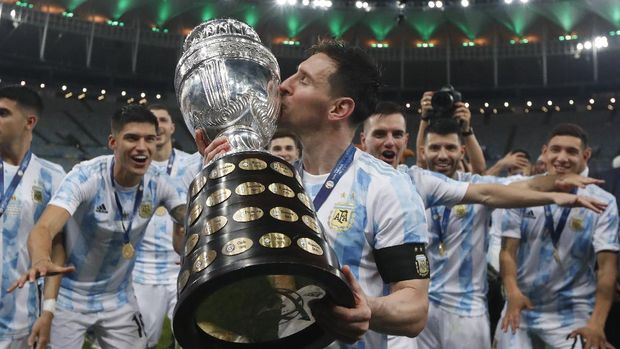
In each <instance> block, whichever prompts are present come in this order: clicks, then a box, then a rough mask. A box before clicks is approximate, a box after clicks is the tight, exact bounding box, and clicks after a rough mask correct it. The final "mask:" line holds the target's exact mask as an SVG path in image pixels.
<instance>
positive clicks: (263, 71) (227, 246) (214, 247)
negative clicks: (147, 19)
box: [173, 19, 353, 349]
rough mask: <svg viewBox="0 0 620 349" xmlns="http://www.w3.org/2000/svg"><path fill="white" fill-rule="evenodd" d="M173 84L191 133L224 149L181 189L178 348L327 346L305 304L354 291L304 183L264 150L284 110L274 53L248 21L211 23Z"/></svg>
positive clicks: (192, 39)
mask: <svg viewBox="0 0 620 349" xmlns="http://www.w3.org/2000/svg"><path fill="white" fill-rule="evenodd" d="M174 84H175V88H176V93H177V98H178V100H179V104H180V107H181V112H182V114H183V118H184V119H185V122H186V124H187V127H188V128H189V130H190V131H191V132H192V133H193V134H194V131H195V130H196V129H202V130H203V132H204V134H205V135H206V137H207V138H208V140H210V141H212V140H213V139H214V138H215V137H217V136H220V135H222V136H226V137H227V138H228V141H229V143H230V145H231V148H232V150H231V151H230V152H228V153H227V154H225V155H224V156H222V157H220V158H218V159H216V160H214V161H211V163H209V164H207V165H206V166H205V167H204V168H203V169H202V170H201V172H200V173H199V174H198V175H197V176H196V177H195V178H194V180H193V182H192V184H191V186H190V188H189V191H188V214H187V217H186V221H185V250H184V255H183V256H182V260H181V272H180V273H179V278H178V283H177V290H178V302H177V306H176V308H175V312H174V319H173V330H174V334H175V338H176V339H177V340H178V342H179V344H181V346H182V347H183V348H186V349H188V348H287V349H289V348H323V347H325V346H327V345H328V344H329V343H331V342H332V341H333V338H330V337H329V336H327V335H326V334H325V333H324V332H323V331H322V330H321V329H320V327H319V326H318V324H316V323H315V322H314V318H313V317H312V313H311V311H310V309H309V307H308V302H309V301H311V300H314V299H320V298H323V297H326V296H327V297H330V298H331V299H332V300H333V301H334V302H336V303H338V304H341V305H344V306H348V307H351V306H353V296H352V293H351V290H350V288H349V285H348V284H347V282H346V281H345V278H344V276H343V275H342V273H341V272H340V270H339V265H338V260H337V257H336V255H335V254H334V252H333V251H332V249H331V248H330V247H329V246H328V244H327V242H326V240H325V238H324V236H323V232H322V228H321V225H320V223H319V222H318V220H317V217H316V213H315V212H314V208H313V205H312V202H311V201H310V199H309V198H308V196H307V195H306V194H305V192H304V189H303V186H302V181H301V178H300V177H299V175H298V174H296V171H295V169H294V168H293V167H292V166H291V165H290V164H288V163H287V162H286V161H284V160H282V159H280V158H278V157H275V156H273V155H270V154H269V153H267V152H266V151H264V150H263V149H264V147H265V145H267V143H268V142H269V140H270V139H271V136H272V135H273V132H274V131H275V128H276V120H277V118H278V115H279V111H280V97H279V90H278V85H279V84H280V71H279V67H278V64H277V61H276V59H275V57H274V56H273V54H272V53H271V52H270V51H269V50H268V49H267V48H266V47H265V46H263V45H262V43H261V41H260V38H259V37H258V35H257V34H256V32H255V31H254V29H252V27H250V26H248V25H247V24H245V23H242V22H239V21H237V20H233V19H218V20H212V21H209V22H205V23H202V24H200V25H199V26H197V27H196V28H194V30H193V31H192V32H191V33H190V35H189V36H188V37H187V39H186V40H185V44H184V47H183V55H182V57H181V59H180V61H179V63H178V65H177V68H176V73H175V81H174ZM194 135H195V134H194Z"/></svg>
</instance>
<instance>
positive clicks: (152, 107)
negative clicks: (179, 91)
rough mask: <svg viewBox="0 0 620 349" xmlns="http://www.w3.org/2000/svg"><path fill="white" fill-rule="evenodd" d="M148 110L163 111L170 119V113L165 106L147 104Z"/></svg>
mask: <svg viewBox="0 0 620 349" xmlns="http://www.w3.org/2000/svg"><path fill="white" fill-rule="evenodd" d="M146 108H147V109H148V110H150V111H153V110H165V111H166V112H167V113H168V115H170V117H171V118H172V113H171V112H170V108H168V107H167V106H165V105H163V104H157V103H156V104H149V106H148V107H146Z"/></svg>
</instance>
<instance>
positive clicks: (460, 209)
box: [454, 205, 467, 218]
mask: <svg viewBox="0 0 620 349" xmlns="http://www.w3.org/2000/svg"><path fill="white" fill-rule="evenodd" d="M454 213H456V216H457V217H459V218H463V217H464V216H465V214H466V213H467V206H465V205H456V206H454Z"/></svg>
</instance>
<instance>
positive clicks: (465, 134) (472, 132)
mask: <svg viewBox="0 0 620 349" xmlns="http://www.w3.org/2000/svg"><path fill="white" fill-rule="evenodd" d="M473 134H474V129H473V128H471V127H470V128H469V130H467V131H463V132H461V136H463V137H469V136H471V135H473Z"/></svg>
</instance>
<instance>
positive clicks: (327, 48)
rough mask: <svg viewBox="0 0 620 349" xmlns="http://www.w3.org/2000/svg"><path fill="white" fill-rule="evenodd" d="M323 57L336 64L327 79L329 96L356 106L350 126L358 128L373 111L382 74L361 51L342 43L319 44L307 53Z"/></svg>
mask: <svg viewBox="0 0 620 349" xmlns="http://www.w3.org/2000/svg"><path fill="white" fill-rule="evenodd" d="M308 53H309V54H310V55H314V54H317V53H323V54H325V55H327V56H328V57H329V58H331V59H332V60H333V61H334V62H336V68H337V69H336V72H334V73H333V74H332V75H331V76H330V77H329V80H328V81H329V85H330V86H331V91H330V94H332V95H339V96H344V97H350V98H352V99H353V101H354V102H355V109H354V110H353V113H352V114H351V118H350V120H351V124H352V125H353V126H358V125H359V124H361V123H362V122H364V120H366V119H367V118H368V117H369V116H370V114H371V113H372V112H373V111H374V110H375V107H376V105H377V101H378V92H379V87H380V84H381V73H380V72H379V69H378V68H377V65H376V64H375V62H373V60H372V59H371V58H370V56H369V55H368V54H367V53H366V52H365V51H364V50H362V49H361V48H359V47H353V46H349V45H347V44H346V43H344V42H343V41H340V40H334V39H328V40H321V41H319V43H317V44H316V45H314V46H312V47H311V48H310V50H309V51H308Z"/></svg>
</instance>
